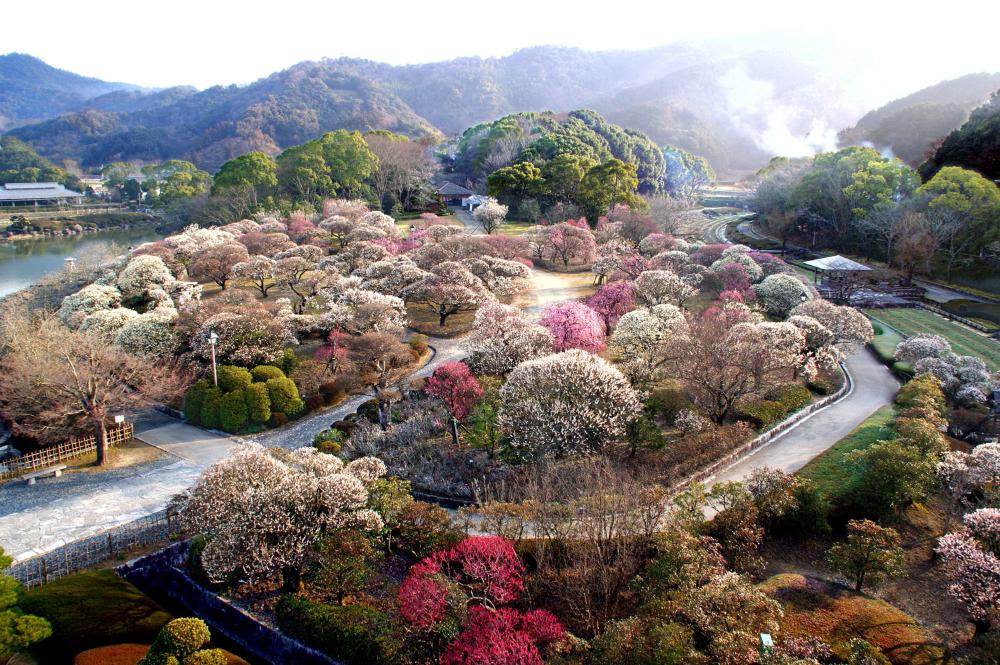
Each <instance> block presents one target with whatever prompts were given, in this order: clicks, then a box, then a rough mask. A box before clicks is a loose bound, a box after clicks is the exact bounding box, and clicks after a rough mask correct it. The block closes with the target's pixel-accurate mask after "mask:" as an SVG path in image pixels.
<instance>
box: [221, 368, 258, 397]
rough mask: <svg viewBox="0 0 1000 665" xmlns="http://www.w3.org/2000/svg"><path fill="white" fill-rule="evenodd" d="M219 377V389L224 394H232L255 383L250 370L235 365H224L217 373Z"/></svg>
mask: <svg viewBox="0 0 1000 665" xmlns="http://www.w3.org/2000/svg"><path fill="white" fill-rule="evenodd" d="M217 373H218V375H219V389H220V390H221V391H222V392H224V393H231V392H233V391H236V390H241V389H243V388H245V387H247V386H249V385H250V384H251V383H253V376H251V375H250V370H248V369H246V368H244V367H236V366H235V365H223V366H222V367H220V368H219V369H218V371H217Z"/></svg>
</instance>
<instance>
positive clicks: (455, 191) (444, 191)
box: [437, 182, 475, 197]
mask: <svg viewBox="0 0 1000 665" xmlns="http://www.w3.org/2000/svg"><path fill="white" fill-rule="evenodd" d="M437 191H438V194H441V195H442V196H450V197H458V196H462V197H465V196H472V195H473V194H475V192H474V191H472V190H471V189H468V188H466V187H462V186H461V185H456V184H455V183H453V182H446V183H444V184H443V185H441V186H440V187H438V190H437Z"/></svg>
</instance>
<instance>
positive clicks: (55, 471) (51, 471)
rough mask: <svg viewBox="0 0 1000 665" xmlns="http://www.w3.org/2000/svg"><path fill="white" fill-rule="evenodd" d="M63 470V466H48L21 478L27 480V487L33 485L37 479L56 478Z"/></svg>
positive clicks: (64, 466)
mask: <svg viewBox="0 0 1000 665" xmlns="http://www.w3.org/2000/svg"><path fill="white" fill-rule="evenodd" d="M65 469H66V465H65V464H56V465H55V466H50V467H48V468H46V469H39V470H38V471H32V472H31V473H26V474H24V475H23V476H21V477H22V478H24V479H25V480H27V481H28V484H29V485H34V484H35V482H36V481H37V480H38V479H39V478H45V477H46V476H54V477H56V478H58V477H59V476H61V475H62V472H63V470H65Z"/></svg>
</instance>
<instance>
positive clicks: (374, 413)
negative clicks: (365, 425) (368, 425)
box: [355, 399, 378, 423]
mask: <svg viewBox="0 0 1000 665" xmlns="http://www.w3.org/2000/svg"><path fill="white" fill-rule="evenodd" d="M355 413H357V414H358V415H359V416H361V417H362V418H365V419H367V420H370V421H372V422H373V423H377V422H378V401H377V400H374V399H370V400H368V401H366V402H363V403H362V404H361V406H359V407H358V410H357V411H356V412H355Z"/></svg>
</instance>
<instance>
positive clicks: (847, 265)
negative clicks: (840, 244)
mask: <svg viewBox="0 0 1000 665" xmlns="http://www.w3.org/2000/svg"><path fill="white" fill-rule="evenodd" d="M805 265H807V266H811V267H813V268H816V269H817V270H829V271H838V270H840V271H855V270H871V268H869V267H868V266H866V265H863V264H861V263H858V262H857V261H852V260H850V259H848V258H846V257H843V256H841V255H840V254H837V255H836V256H824V257H823V258H821V259H813V260H812V261H806V262H805Z"/></svg>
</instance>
